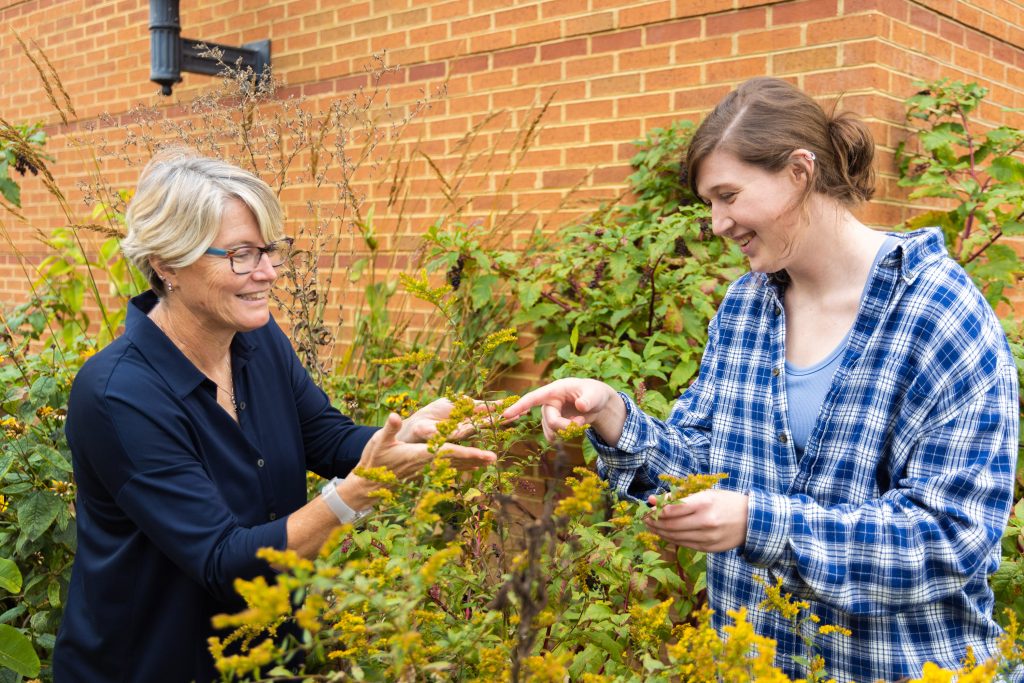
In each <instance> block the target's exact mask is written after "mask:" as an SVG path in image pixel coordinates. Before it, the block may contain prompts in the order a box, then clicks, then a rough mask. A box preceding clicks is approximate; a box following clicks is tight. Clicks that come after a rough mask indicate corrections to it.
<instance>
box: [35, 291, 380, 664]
mask: <svg viewBox="0 0 1024 683" xmlns="http://www.w3.org/2000/svg"><path fill="white" fill-rule="evenodd" d="M156 301H157V299H156V296H155V295H153V293H151V292H148V293H146V294H143V295H141V296H138V297H136V298H134V299H132V301H131V303H130V305H129V307H128V316H127V321H126V325H125V332H124V334H123V335H122V336H121V337H120V338H118V339H117V340H115V341H114V342H113V343H112V344H110V345H109V346H107V347H106V348H105V349H103V350H102V351H100V352H99V353H97V354H96V355H95V356H94V357H93V358H91V359H89V361H88V362H87V363H86V364H85V365H84V366H83V367H82V369H81V371H80V372H79V373H78V376H77V377H76V378H75V382H74V385H73V386H72V389H71V398H70V401H69V405H68V418H67V436H68V443H69V445H70V447H71V453H72V456H73V462H74V468H75V479H76V482H77V484H78V499H77V504H76V509H77V520H76V522H77V529H78V551H77V554H76V556H75V563H74V568H73V570H72V573H71V587H70V595H69V597H68V603H67V607H66V610H65V613H64V621H63V623H62V624H61V630H60V634H59V635H58V638H57V645H56V649H55V651H54V657H53V667H54V675H55V679H56V681H57V683H64V682H66V681H97V682H100V681H102V682H103V683H113V682H115V681H167V682H169V683H171V682H178V681H181V682H187V681H192V680H197V681H207V680H211V679H214V678H215V677H216V673H215V671H214V668H213V660H212V658H211V657H210V654H209V652H208V650H207V643H206V640H207V638H208V637H209V636H211V635H213V634H214V630H213V628H212V626H211V624H210V618H211V617H212V616H213V615H215V614H218V613H222V612H234V611H238V610H239V609H240V608H241V607H242V606H243V604H242V602H241V599H240V598H239V597H238V596H237V594H236V593H235V591H234V588H233V582H234V580H235V579H236V578H239V577H243V578H252V577H253V576H255V575H257V574H261V573H262V574H268V575H269V573H270V570H269V569H268V567H267V564H266V563H265V562H264V561H263V560H260V559H257V558H256V551H257V549H259V548H261V547H264V546H270V547H274V548H284V547H285V545H286V543H287V534H286V528H285V524H286V521H287V518H288V515H289V514H290V513H291V512H294V511H295V510H297V509H298V508H300V507H302V506H303V505H304V504H305V503H306V502H307V496H306V477H305V473H306V470H312V471H314V472H316V473H318V474H320V475H322V476H325V477H333V476H344V475H345V474H347V473H348V472H349V470H351V468H352V467H353V466H354V465H355V464H356V462H357V461H358V460H359V456H360V454H361V453H362V450H363V447H364V446H365V444H366V442H367V441H368V440H369V438H370V436H371V435H372V434H373V432H374V429H373V428H370V427H360V426H356V425H354V424H353V423H352V421H351V420H350V419H348V418H347V417H345V416H344V415H342V414H341V413H339V412H338V411H337V410H335V409H334V408H333V407H332V406H331V404H330V401H329V399H328V398H327V395H326V394H324V392H323V391H321V390H320V389H319V388H318V387H317V386H316V385H315V384H314V383H313V382H312V380H311V379H310V378H309V375H308V374H307V373H306V371H305V369H304V368H303V367H302V365H301V363H300V362H299V359H298V358H297V357H296V355H295V352H294V351H293V349H292V347H291V344H290V343H289V341H288V339H287V337H286V336H285V335H284V333H283V332H282V331H281V329H280V328H279V327H278V326H277V324H276V323H274V322H273V320H271V322H270V323H269V324H267V325H266V326H264V327H262V328H261V329H258V330H255V331H253V332H247V333H240V334H236V335H235V337H234V340H233V342H232V345H231V359H232V373H233V378H234V386H235V398H236V401H237V404H238V418H239V421H238V422H237V423H236V422H235V421H234V420H233V419H232V418H231V416H229V415H228V413H227V412H226V411H225V410H223V409H222V408H221V407H220V405H219V404H218V403H217V400H216V386H215V385H214V384H213V383H212V382H211V381H210V380H209V379H207V378H206V376H205V375H203V374H202V373H201V372H200V371H199V370H198V369H196V367H195V366H194V365H192V363H191V362H189V360H188V359H187V358H186V357H185V356H184V355H183V354H182V353H181V352H180V351H179V350H178V348H177V347H176V346H175V345H174V344H173V343H172V342H171V341H170V340H169V339H168V338H167V337H166V336H165V335H164V333H163V332H162V331H161V330H160V329H159V328H158V327H157V326H156V325H155V324H153V322H152V321H151V320H150V319H149V318H148V317H147V313H148V311H149V310H150V309H152V307H153V306H154V305H155V304H156Z"/></svg>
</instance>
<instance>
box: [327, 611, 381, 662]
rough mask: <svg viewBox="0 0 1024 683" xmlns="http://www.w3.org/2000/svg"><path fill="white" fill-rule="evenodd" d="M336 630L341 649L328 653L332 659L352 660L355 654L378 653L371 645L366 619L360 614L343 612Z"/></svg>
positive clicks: (336, 624)
mask: <svg viewBox="0 0 1024 683" xmlns="http://www.w3.org/2000/svg"><path fill="white" fill-rule="evenodd" d="M334 629H335V631H336V633H337V636H338V641H339V643H340V644H341V647H339V648H338V649H336V650H333V651H331V652H330V653H328V655H327V656H328V657H329V658H330V659H350V658H351V657H352V656H353V655H355V654H360V653H362V654H367V653H371V652H376V651H378V649H377V648H376V647H375V646H372V645H371V644H370V639H369V636H368V633H367V628H366V619H364V618H363V617H361V616H359V615H358V614H353V613H352V612H342V613H341V616H339V617H338V619H337V621H336V622H335V623H334Z"/></svg>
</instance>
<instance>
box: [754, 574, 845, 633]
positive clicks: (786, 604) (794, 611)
mask: <svg viewBox="0 0 1024 683" xmlns="http://www.w3.org/2000/svg"><path fill="white" fill-rule="evenodd" d="M754 580H755V581H757V582H758V583H759V584H761V585H762V586H764V590H765V593H766V594H767V597H766V598H765V599H764V600H762V601H761V604H760V605H758V607H759V608H761V609H763V610H765V611H766V612H778V613H779V614H781V615H782V616H783V617H785V618H786V619H789V620H790V621H795V620H797V619H798V618H799V617H800V613H801V612H803V611H804V610H809V609H810V608H811V604H810V603H809V602H807V601H806V600H794V599H793V594H792V593H785V594H783V593H782V579H781V578H779V580H778V581H777V582H776V583H775V585H774V586H770V585H768V582H767V581H765V580H764V578H762V577H760V576H755V577H754ZM811 619H812V621H817V619H816V618H814V616H813V615H812V617H811ZM821 628H825V627H824V626H822V627H821ZM833 628H838V627H833Z"/></svg>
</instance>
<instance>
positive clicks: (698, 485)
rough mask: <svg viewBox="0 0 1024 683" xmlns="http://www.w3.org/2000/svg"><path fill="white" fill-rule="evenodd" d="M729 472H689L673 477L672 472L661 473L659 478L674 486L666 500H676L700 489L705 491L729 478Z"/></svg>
mask: <svg viewBox="0 0 1024 683" xmlns="http://www.w3.org/2000/svg"><path fill="white" fill-rule="evenodd" d="M728 476H729V475H728V474H726V473H724V472H718V473H716V474H689V475H687V476H685V477H673V476H672V475H670V474H660V475H658V479H661V480H662V481H663V482H665V483H667V484H668V485H669V486H671V487H672V491H671V492H670V494H669V496H668V499H667V501H666V502H672V501H675V500H682V499H683V498H686V497H687V496H692V495H693V494H695V493H698V492H700V491H705V490H707V489H709V488H711V487H712V486H714V485H715V484H717V483H718V482H720V481H722V480H723V479H726V478H728Z"/></svg>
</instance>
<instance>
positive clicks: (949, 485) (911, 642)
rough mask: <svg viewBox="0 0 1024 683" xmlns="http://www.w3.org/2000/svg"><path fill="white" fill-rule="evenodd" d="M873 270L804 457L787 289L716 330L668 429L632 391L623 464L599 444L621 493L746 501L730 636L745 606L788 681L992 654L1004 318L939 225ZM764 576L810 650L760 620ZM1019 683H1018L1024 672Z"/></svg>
mask: <svg viewBox="0 0 1024 683" xmlns="http://www.w3.org/2000/svg"><path fill="white" fill-rule="evenodd" d="M900 238H901V239H900V240H899V242H898V244H897V245H896V246H895V247H894V248H893V249H892V251H891V252H889V253H888V254H887V255H886V256H885V257H884V258H883V259H882V260H881V261H880V262H879V264H878V265H877V266H876V267H875V269H874V271H873V272H872V275H871V277H870V282H869V284H868V287H867V289H866V290H865V297H864V300H863V302H862V304H861V310H860V313H859V314H858V316H857V319H856V322H855V323H854V327H853V330H852V332H851V335H850V339H849V343H848V346H847V348H846V350H845V352H844V354H843V358H842V361H841V363H840V366H839V368H838V369H837V370H836V374H835V377H834V379H833V383H832V386H831V387H830V389H829V391H828V394H827V395H826V397H825V401H824V403H823V405H822V406H821V411H820V413H819V416H818V421H817V423H816V424H815V426H814V429H813V431H812V432H811V435H810V439H809V440H808V443H807V448H806V451H805V453H804V456H803V458H802V459H800V460H797V457H796V453H795V451H794V449H793V445H792V442H791V441H792V440H791V439H790V438H789V428H788V418H787V399H786V395H785V381H784V380H785V378H784V376H783V373H784V372H785V348H784V337H785V321H784V317H785V315H784V312H783V308H782V304H781V298H780V295H781V289H780V285H779V284H778V283H777V282H775V281H774V279H773V278H771V277H770V276H766V275H763V274H754V273H748V274H747V275H745V276H744V277H743V278H741V279H740V280H739V281H737V282H736V283H735V284H734V285H733V286H732V287H731V288H730V290H729V293H728V295H727V296H726V298H725V300H724V301H723V302H722V305H721V307H720V308H719V311H718V314H717V316H716V317H715V319H714V320H713V321H712V323H711V325H710V328H709V340H708V345H707V348H706V350H705V354H704V358H703V362H702V364H701V369H700V375H699V378H698V379H697V380H696V381H695V382H694V383H693V385H692V386H691V387H690V388H689V389H688V390H687V391H686V392H685V393H684V394H683V396H682V397H681V398H680V399H679V401H678V402H677V403H676V405H675V407H674V409H673V411H672V414H671V416H670V417H669V418H668V420H667V421H664V422H663V421H660V420H656V419H654V418H652V417H650V416H648V415H646V414H644V413H643V412H641V411H640V410H639V409H638V408H637V407H636V406H635V404H633V403H632V401H631V400H630V399H629V398H628V397H627V396H625V395H623V400H624V401H625V402H626V406H627V418H626V423H625V427H624V429H623V433H622V438H621V440H620V441H619V443H618V447H617V448H612V447H609V446H608V445H607V444H604V443H602V442H600V440H599V439H598V438H597V437H596V435H594V434H591V440H592V441H593V442H594V444H595V446H596V448H597V450H598V453H599V455H600V460H599V462H598V468H599V470H600V472H601V473H602V475H603V476H605V477H607V479H608V480H609V481H610V483H611V485H612V486H613V487H614V488H615V489H616V490H617V491H619V492H620V493H621V494H623V495H627V496H632V497H643V496H644V495H646V494H648V493H651V492H654V491H656V490H657V489H659V488H660V483H659V481H658V475H659V474H661V473H668V474H672V475H677V476H681V475H685V474H688V473H693V472H701V473H709V472H726V473H728V475H729V477H728V479H726V480H725V481H724V482H722V484H721V486H722V488H728V489H732V490H736V491H741V492H744V493H747V494H749V518H748V527H747V537H746V543H745V545H744V546H742V547H740V548H738V549H736V550H733V551H729V552H724V553H714V554H710V555H709V556H708V596H709V600H710V604H711V607H712V608H713V609H714V610H715V625H716V627H717V628H718V629H719V631H720V632H721V629H722V627H723V626H725V625H727V624H728V623H730V622H731V620H730V619H729V618H728V617H727V616H726V611H727V610H731V609H737V608H739V607H747V608H748V610H749V618H750V619H751V621H752V623H753V624H754V626H755V628H756V629H757V631H758V632H759V633H761V634H762V635H765V636H770V637H772V638H774V639H775V640H777V641H778V642H779V655H778V660H777V665H778V666H780V667H782V668H783V669H784V670H786V671H787V673H788V674H789V675H790V676H792V677H796V676H804V675H806V672H805V671H804V670H803V669H802V668H801V667H800V666H798V665H797V664H795V663H794V662H793V661H792V657H793V656H804V657H808V656H812V655H813V654H818V653H820V654H821V655H822V656H823V657H824V658H825V663H826V668H827V670H828V672H829V674H830V675H831V676H833V677H834V678H835V679H836V680H838V681H851V680H854V681H859V682H861V683H865V682H869V681H875V680H878V679H882V680H886V681H893V680H897V679H900V678H902V677H906V676H920V673H921V668H922V666H923V664H924V662H926V661H932V662H935V663H937V664H939V665H941V666H944V667H949V668H956V667H958V666H959V665H960V664H961V662H962V660H963V658H964V656H965V654H966V652H967V648H968V647H971V648H973V650H974V653H975V655H976V656H977V657H978V659H979V660H984V659H987V658H989V657H990V656H994V655H995V654H996V649H995V645H996V639H997V638H998V637H999V635H1000V634H1001V630H1000V629H999V627H998V626H997V624H996V623H995V622H994V621H993V620H992V618H991V612H992V605H993V596H992V592H991V590H990V589H989V586H988V583H987V580H986V579H987V576H988V575H989V574H990V573H992V572H993V571H995V570H996V568H997V567H998V566H999V561H1000V549H999V540H1000V536H1001V534H1002V531H1003V528H1004V526H1005V524H1006V521H1007V516H1008V514H1009V511H1010V505H1011V502H1012V501H1011V499H1012V491H1013V476H1014V466H1015V463H1016V457H1017V431H1018V408H1017V372H1016V369H1015V366H1014V362H1013V359H1012V356H1011V354H1010V350H1009V346H1008V344H1007V342H1006V338H1005V335H1004V333H1003V331H1002V328H1001V326H1000V324H999V321H998V320H997V319H996V316H995V315H994V313H993V311H992V309H991V308H990V307H989V306H988V304H987V303H986V302H985V300H984V299H983V298H982V297H981V295H980V293H979V292H978V291H977V289H976V288H975V287H974V286H973V284H972V283H971V281H970V279H969V278H968V276H967V275H966V273H964V271H963V270H962V269H961V268H960V267H959V266H958V265H957V264H956V263H955V262H954V261H952V259H950V258H949V257H948V255H947V253H946V250H945V247H944V245H943V241H942V234H941V232H940V231H938V230H936V229H928V230H921V231H917V232H914V233H910V234H904V235H900ZM755 576H761V577H763V578H764V579H765V580H767V581H768V582H769V583H772V584H774V582H775V581H776V579H777V578H779V577H781V578H782V579H783V581H784V590H785V591H787V592H791V593H793V594H794V596H796V597H798V598H802V599H806V600H808V601H810V603H811V610H812V612H813V613H814V614H815V615H816V616H817V617H818V618H819V619H820V623H821V624H834V625H837V626H842V627H845V628H848V629H850V630H851V631H852V632H853V636H852V637H850V638H846V637H843V636H841V635H825V636H821V635H815V637H814V640H815V647H816V648H817V649H816V651H814V652H812V651H808V650H807V648H806V646H805V645H804V644H803V641H802V640H801V639H799V638H796V637H794V635H793V634H792V633H791V627H790V624H789V623H788V622H784V621H783V620H782V619H781V618H780V617H778V615H776V614H774V613H766V612H765V611H763V610H761V609H759V607H758V605H759V603H760V602H761V600H762V599H763V598H764V597H765V594H764V589H763V588H762V587H761V586H760V585H759V584H758V583H757V582H755V581H754V577H755ZM1018 678H1019V676H1018Z"/></svg>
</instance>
